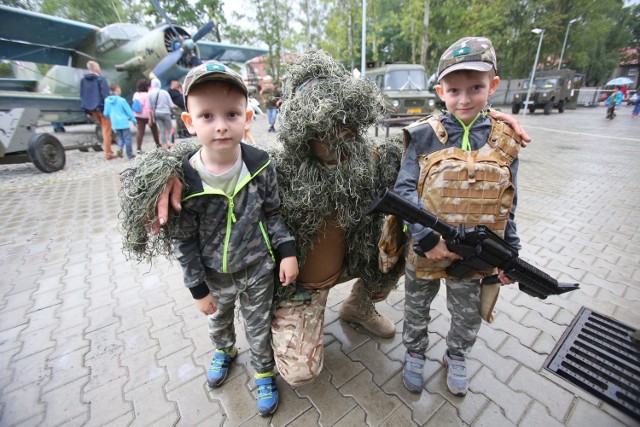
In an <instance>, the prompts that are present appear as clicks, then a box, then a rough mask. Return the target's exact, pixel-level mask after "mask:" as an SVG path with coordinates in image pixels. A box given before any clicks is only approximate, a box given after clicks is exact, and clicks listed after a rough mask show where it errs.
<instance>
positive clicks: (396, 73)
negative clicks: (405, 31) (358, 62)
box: [366, 63, 436, 118]
mask: <svg viewBox="0 0 640 427" xmlns="http://www.w3.org/2000/svg"><path fill="white" fill-rule="evenodd" d="M366 77H367V78H368V79H370V80H373V81H374V82H375V83H376V85H377V86H378V87H379V88H380V91H381V92H382V95H383V96H384V100H385V105H386V107H387V117H389V118H396V117H397V118H402V117H412V116H424V115H427V114H429V113H431V112H433V110H434V109H435V105H436V103H435V101H436V95H435V94H434V93H433V92H431V91H429V89H428V81H429V79H428V77H427V72H426V71H425V69H424V67H423V66H422V65H419V64H400V63H396V64H388V65H385V66H383V67H379V68H372V69H370V70H367V72H366Z"/></svg>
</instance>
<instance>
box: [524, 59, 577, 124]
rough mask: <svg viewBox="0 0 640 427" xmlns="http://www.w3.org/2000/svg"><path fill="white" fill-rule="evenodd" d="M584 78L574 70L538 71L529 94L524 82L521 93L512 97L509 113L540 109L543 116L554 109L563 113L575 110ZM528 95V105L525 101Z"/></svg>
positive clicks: (532, 111)
mask: <svg viewBox="0 0 640 427" xmlns="http://www.w3.org/2000/svg"><path fill="white" fill-rule="evenodd" d="M583 80H584V77H583V76H582V75H580V74H576V72H575V71H574V70H567V69H564V70H546V71H538V72H537V73H536V74H535V77H534V80H533V86H532V87H531V91H530V92H529V82H528V81H527V82H525V83H524V84H523V86H522V89H523V90H522V91H520V92H517V93H515V94H514V96H513V103H512V105H511V112H512V113H513V114H518V113H519V112H520V109H522V108H528V109H529V112H530V113H534V112H535V111H536V109H538V108H542V109H543V111H544V114H547V115H548V114H551V111H553V109H554V108H557V109H558V112H559V113H563V112H564V110H565V109H566V108H576V106H577V102H578V94H579V91H580V87H581V86H582V82H583ZM527 93H529V104H528V105H525V103H526V101H527Z"/></svg>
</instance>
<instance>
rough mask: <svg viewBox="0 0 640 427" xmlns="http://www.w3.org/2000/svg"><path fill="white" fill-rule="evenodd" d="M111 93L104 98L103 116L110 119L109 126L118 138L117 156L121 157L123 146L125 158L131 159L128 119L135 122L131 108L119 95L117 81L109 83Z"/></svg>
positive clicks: (132, 155)
mask: <svg viewBox="0 0 640 427" xmlns="http://www.w3.org/2000/svg"><path fill="white" fill-rule="evenodd" d="M109 91H110V92H111V95H110V96H108V97H107V99H105V100H104V116H105V117H107V118H108V119H110V120H111V127H112V128H113V130H114V131H115V132H116V137H117V138H118V151H117V152H116V154H117V156H118V157H122V150H123V146H124V147H126V150H127V159H133V158H134V157H135V155H134V154H133V150H132V149H131V131H130V130H129V121H131V123H133V124H134V125H135V124H136V123H137V121H136V118H135V116H134V115H133V110H132V109H131V107H130V106H129V103H128V102H127V101H126V100H125V99H124V98H123V97H121V96H120V93H121V90H120V86H119V85H118V84H117V83H111V84H110V85H109Z"/></svg>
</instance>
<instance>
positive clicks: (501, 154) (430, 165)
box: [404, 116, 520, 280]
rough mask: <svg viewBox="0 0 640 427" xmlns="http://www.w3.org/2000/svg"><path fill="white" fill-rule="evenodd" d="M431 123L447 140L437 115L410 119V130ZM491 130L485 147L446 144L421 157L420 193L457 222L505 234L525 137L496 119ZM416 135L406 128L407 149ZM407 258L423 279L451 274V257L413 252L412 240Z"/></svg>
mask: <svg viewBox="0 0 640 427" xmlns="http://www.w3.org/2000/svg"><path fill="white" fill-rule="evenodd" d="M425 124H428V125H430V126H431V127H432V128H433V132H434V134H435V135H436V136H437V138H438V139H439V141H440V142H441V143H442V144H443V145H444V144H445V143H446V142H447V139H448V135H447V131H446V129H445V128H444V126H443V125H442V123H441V122H440V120H438V118H437V117H435V116H427V117H425V118H424V119H421V120H419V121H417V122H416V123H413V124H411V125H410V126H408V127H407V129H411V128H412V127H415V126H421V125H425ZM491 125H492V126H491V132H490V133H489V138H488V140H487V142H486V144H485V145H484V146H482V148H480V149H479V150H475V151H464V150H462V149H460V148H457V147H450V148H445V149H442V150H439V151H436V152H434V153H432V154H427V155H422V156H419V157H418V162H419V164H420V178H419V181H418V188H417V191H418V195H419V197H420V199H421V200H422V201H423V202H424V204H425V206H426V208H427V209H428V210H429V211H430V212H432V213H433V214H435V215H436V216H438V218H440V219H442V220H443V221H446V222H448V223H449V224H451V225H454V226H457V225H460V224H464V225H465V226H467V227H473V226H476V225H478V224H483V225H485V226H487V227H488V228H490V229H491V230H492V231H494V232H495V233H496V234H498V235H499V236H500V237H504V230H505V228H506V225H507V220H508V219H509V213H510V211H511V207H512V204H513V198H514V195H515V188H514V186H513V182H512V176H511V169H510V168H509V167H510V166H511V164H512V163H513V161H514V160H515V159H516V157H517V156H518V152H519V151H520V140H519V139H518V138H517V137H516V136H515V133H514V131H513V129H512V128H511V127H510V126H509V125H507V124H506V123H504V122H499V121H496V120H494V119H491ZM410 138H411V135H410V134H409V132H405V141H404V145H405V150H406V147H407V146H408V144H409V142H410ZM409 244H410V246H409V250H408V251H407V262H409V263H411V264H412V265H413V267H414V269H415V272H416V276H417V277H419V278H422V279H439V278H447V277H449V276H448V275H447V274H446V273H445V271H444V270H445V269H446V268H447V267H448V266H449V265H451V263H452V261H432V260H428V259H427V258H424V257H420V256H418V255H417V254H415V253H414V251H413V250H411V248H412V247H413V244H414V242H413V239H411V241H410V242H409ZM496 273H497V271H495V270H489V271H483V272H477V273H475V274H473V275H472V276H471V277H466V278H465V279H468V280H473V279H481V278H483V277H486V276H488V275H491V274H496Z"/></svg>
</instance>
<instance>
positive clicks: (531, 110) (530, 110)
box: [529, 106, 536, 114]
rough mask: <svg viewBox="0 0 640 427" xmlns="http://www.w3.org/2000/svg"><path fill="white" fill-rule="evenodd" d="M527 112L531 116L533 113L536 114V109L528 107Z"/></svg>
mask: <svg viewBox="0 0 640 427" xmlns="http://www.w3.org/2000/svg"><path fill="white" fill-rule="evenodd" d="M529 112H530V113H531V114H533V113H535V112H536V107H534V106H531V107H529Z"/></svg>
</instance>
